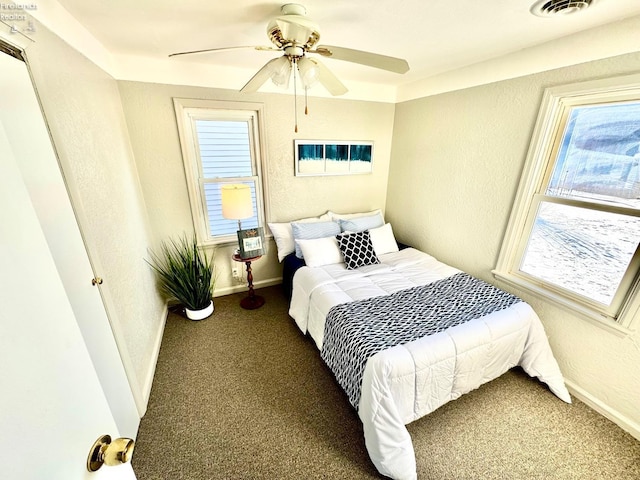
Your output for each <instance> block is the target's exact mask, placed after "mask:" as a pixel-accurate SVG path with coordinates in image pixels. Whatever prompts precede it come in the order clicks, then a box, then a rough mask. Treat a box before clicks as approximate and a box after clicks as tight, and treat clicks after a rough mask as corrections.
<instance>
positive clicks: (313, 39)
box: [267, 3, 320, 56]
mask: <svg viewBox="0 0 640 480" xmlns="http://www.w3.org/2000/svg"><path fill="white" fill-rule="evenodd" d="M281 11H282V13H283V14H284V15H281V16H279V17H276V18H274V19H273V20H271V21H270V22H269V24H268V25H267V35H268V36H269V39H270V40H271V42H272V43H273V44H274V45H275V46H276V47H278V48H284V47H289V46H293V47H300V49H302V52H301V53H299V54H297V53H296V55H297V56H301V55H302V54H303V53H304V51H306V50H309V49H311V48H313V46H314V45H316V44H317V43H318V41H319V40H320V28H319V27H318V25H317V24H316V23H315V22H313V21H311V20H310V19H309V18H308V17H307V16H306V13H307V11H306V9H305V8H304V7H303V6H302V5H299V4H297V3H288V4H286V5H283V6H282V7H281ZM295 52H298V50H295ZM293 53H294V52H293V51H292V54H293Z"/></svg>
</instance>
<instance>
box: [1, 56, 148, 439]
mask: <svg viewBox="0 0 640 480" xmlns="http://www.w3.org/2000/svg"><path fill="white" fill-rule="evenodd" d="M0 71H1V72H2V75H0V125H2V126H3V128H4V132H5V136H4V139H5V142H6V144H7V146H6V148H8V149H10V151H11V152H12V154H13V157H14V158H15V162H16V165H17V167H18V170H19V171H20V174H21V176H22V181H23V183H24V185H25V187H26V189H27V192H28V195H29V198H30V201H31V203H32V205H33V207H34V211H35V213H36V215H37V217H38V220H39V224H40V227H41V229H42V231H43V233H44V235H45V238H46V241H47V245H48V248H49V250H50V252H51V254H52V256H53V259H54V262H55V264H56V268H57V270H58V274H59V276H60V278H61V280H62V284H63V286H64V288H65V291H66V294H67V298H68V300H69V302H70V304H71V307H72V309H73V313H74V315H75V318H76V321H77V322H78V326H79V328H80V331H81V333H82V336H83V338H84V342H85V344H86V346H87V349H88V351H89V355H90V357H91V360H92V362H93V366H94V368H95V370H96V373H97V375H98V379H99V380H100V383H101V385H102V388H103V391H104V394H105V396H106V398H107V402H108V404H109V407H110V409H111V412H112V414H113V417H114V418H115V420H116V424H117V425H118V428H119V430H120V432H121V433H122V434H123V435H125V436H127V437H132V438H135V436H136V433H137V430H138V425H139V423H140V413H139V412H138V409H137V407H136V404H135V399H134V397H133V393H132V389H131V387H130V385H129V382H128V379H127V375H126V371H125V368H124V365H123V363H122V360H121V358H120V354H119V351H118V347H117V344H116V341H115V338H114V335H113V331H112V330H111V326H110V323H109V319H108V317H107V312H106V310H105V307H104V304H103V302H102V298H101V295H100V291H99V288H100V287H98V286H93V285H92V283H91V280H92V278H93V277H94V272H93V268H92V265H91V263H90V261H89V257H88V255H87V251H86V248H85V245H84V240H83V238H82V235H81V233H80V229H79V227H78V223H77V221H76V217H75V213H74V210H73V207H72V205H71V201H70V199H69V195H68V192H67V189H66V185H65V183H64V179H63V177H62V174H61V172H60V168H59V165H58V160H57V157H56V154H55V150H54V149H53V146H52V144H51V139H50V137H49V133H48V130H47V127H46V124H45V122H44V119H43V117H42V112H41V109H40V105H39V103H38V99H37V97H36V94H35V91H34V89H33V86H32V83H31V78H30V75H29V72H28V70H27V66H26V64H25V63H24V62H22V61H20V60H18V59H16V58H13V57H11V56H9V55H6V54H3V53H0ZM2 181H3V183H6V180H4V179H2ZM7 205H8V204H7ZM98 275H99V273H98ZM105 433H108V432H105Z"/></svg>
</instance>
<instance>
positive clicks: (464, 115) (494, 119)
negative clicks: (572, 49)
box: [387, 53, 640, 435]
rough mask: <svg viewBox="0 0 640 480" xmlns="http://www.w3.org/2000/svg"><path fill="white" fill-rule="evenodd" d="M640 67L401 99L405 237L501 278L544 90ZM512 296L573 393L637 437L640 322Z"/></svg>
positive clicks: (610, 63)
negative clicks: (625, 329)
mask: <svg viewBox="0 0 640 480" xmlns="http://www.w3.org/2000/svg"><path fill="white" fill-rule="evenodd" d="M638 70H640V53H636V54H629V55H624V56H620V57H614V58H610V59H605V60H600V61H594V62H589V63H585V64H581V65H575V66H571V67H566V68H561V69H557V70H552V71H549V72H544V73H540V74H536V75H530V76H525V77H521V78H517V79H513V80H506V81H502V82H498V83H493V84H488V85H484V86H479V87H475V88H469V89H465V90H460V91H456V92H450V93H445V94H440V95H435V96H431V97H426V98H422V99H418V100H413V101H408V102H404V103H400V104H398V105H397V106H396V119H395V125H394V136H393V151H392V157H391V158H392V161H391V167H390V172H389V189H388V192H387V219H389V220H390V221H391V222H392V224H393V226H394V231H395V232H396V234H397V236H398V238H399V239H401V240H403V241H405V242H407V243H410V244H412V245H414V246H416V247H419V248H421V249H423V250H425V251H427V252H429V253H431V254H433V255H434V256H436V257H437V258H439V259H441V260H443V261H445V262H447V263H449V264H452V265H454V266H456V267H458V268H461V269H463V270H466V271H468V272H469V273H472V274H474V275H476V276H479V277H481V278H484V279H485V280H488V281H491V282H493V283H498V282H497V281H496V280H494V278H493V276H492V275H491V270H492V269H493V268H495V266H496V261H497V256H498V252H499V249H500V246H501V242H502V237H503V235H504V232H505V228H506V224H507V221H508V218H509V215H510V212H511V205H512V203H513V200H514V197H515V192H516V189H517V186H518V182H519V180H520V174H521V172H522V168H523V165H524V161H525V157H526V154H527V149H528V146H529V141H530V138H531V135H532V132H533V127H534V124H535V121H536V117H537V114H538V108H539V106H540V102H541V99H542V93H543V91H544V89H545V88H546V87H550V86H554V85H561V84H567V83H573V82H578V81H583V80H590V79H596V78H602V77H610V76H614V75H617V74H624V73H632V72H633V73H636V72H637V71H638ZM501 286H502V287H504V288H506V289H509V288H508V287H506V286H505V285H501ZM514 293H517V294H519V295H521V296H522V298H524V299H525V300H526V301H528V302H530V303H531V304H532V305H533V307H534V308H535V310H536V311H537V313H538V314H539V316H540V317H541V319H542V321H543V323H544V325H545V328H546V331H547V334H548V336H549V339H550V342H551V345H552V348H553V351H554V353H555V355H556V358H557V359H558V361H559V363H560V367H561V369H562V372H563V374H564V375H565V377H566V379H567V381H568V382H569V386H570V387H573V391H574V392H577V393H579V394H581V395H582V396H583V398H585V400H588V401H589V402H590V403H591V404H592V406H595V407H597V408H599V409H600V410H601V411H604V412H605V413H606V414H607V415H608V416H609V417H610V418H614V419H616V421H618V423H619V424H622V425H625V428H627V429H628V430H633V431H634V434H635V435H639V434H640V410H639V409H638V402H639V399H640V347H639V346H638V345H640V333H638V332H637V330H638V328H639V327H640V319H638V320H637V321H636V323H635V328H636V333H633V334H631V335H628V336H626V337H624V338H621V337H619V336H616V335H615V334H613V333H610V332H609V331H607V330H605V329H603V328H601V327H598V326H595V325H593V324H592V323H588V322H587V321H585V320H581V319H579V318H577V317H575V316H574V315H572V314H570V313H567V311H565V310H561V309H559V308H557V307H554V306H553V305H551V304H549V303H548V302H546V301H544V300H543V299H540V298H536V297H534V296H532V295H529V294H527V293H525V292H514Z"/></svg>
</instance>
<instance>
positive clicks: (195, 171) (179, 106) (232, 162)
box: [174, 99, 265, 244]
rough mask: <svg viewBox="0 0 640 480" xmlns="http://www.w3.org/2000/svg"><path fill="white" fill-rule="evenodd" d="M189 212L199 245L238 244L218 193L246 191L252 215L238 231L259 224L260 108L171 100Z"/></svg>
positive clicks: (261, 205)
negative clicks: (227, 188) (240, 187)
mask: <svg viewBox="0 0 640 480" xmlns="http://www.w3.org/2000/svg"><path fill="white" fill-rule="evenodd" d="M174 106H175V109H176V116H177V119H178V127H179V132H180V142H181V144H182V151H183V159H184V164H185V173H186V176H187V184H188V187H189V200H190V203H191V212H192V215H193V222H194V226H195V229H196V235H197V237H198V241H199V243H200V244H214V243H223V242H230V241H237V236H236V232H237V230H238V221H237V220H231V219H226V218H224V217H223V216H222V205H221V192H220V188H221V187H222V186H223V185H227V184H246V185H248V186H249V187H250V188H251V198H252V200H253V211H254V216H253V217H252V218H248V219H243V220H242V228H243V229H244V228H252V227H257V226H260V225H263V224H264V217H265V214H264V201H263V198H264V196H263V181H262V180H263V178H262V161H261V159H262V158H263V155H262V148H261V143H260V131H261V128H260V126H261V121H262V106H261V105H259V104H246V103H239V102H214V101H203V100H186V99H174Z"/></svg>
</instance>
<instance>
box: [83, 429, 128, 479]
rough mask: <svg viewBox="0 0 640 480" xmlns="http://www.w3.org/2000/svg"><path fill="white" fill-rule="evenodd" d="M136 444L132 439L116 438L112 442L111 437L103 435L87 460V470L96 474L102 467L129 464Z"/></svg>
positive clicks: (94, 445)
mask: <svg viewBox="0 0 640 480" xmlns="http://www.w3.org/2000/svg"><path fill="white" fill-rule="evenodd" d="M134 446H135V442H134V441H133V440H132V439H130V438H116V439H115V440H113V441H111V437H110V436H109V435H103V436H102V437H100V438H99V439H98V440H96V441H95V443H94V444H93V447H91V450H90V451H89V457H88V458H87V469H88V470H89V471H90V472H95V471H97V470H98V469H100V467H102V465H107V466H110V467H113V466H115V465H120V464H122V463H127V462H129V461H130V460H131V457H132V456H133V448H134Z"/></svg>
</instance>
